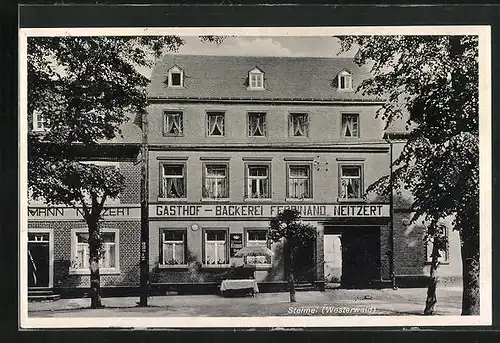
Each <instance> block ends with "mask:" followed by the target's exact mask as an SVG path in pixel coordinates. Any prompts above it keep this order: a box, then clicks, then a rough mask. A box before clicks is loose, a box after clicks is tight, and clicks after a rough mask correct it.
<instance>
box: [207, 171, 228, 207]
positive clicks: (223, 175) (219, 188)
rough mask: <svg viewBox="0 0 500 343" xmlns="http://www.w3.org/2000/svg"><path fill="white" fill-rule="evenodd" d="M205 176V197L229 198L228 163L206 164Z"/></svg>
mask: <svg viewBox="0 0 500 343" xmlns="http://www.w3.org/2000/svg"><path fill="white" fill-rule="evenodd" d="M204 177H205V180H204V187H203V198H210V199H221V198H222V199H224V198H229V181H228V166H227V164H205V165H204Z"/></svg>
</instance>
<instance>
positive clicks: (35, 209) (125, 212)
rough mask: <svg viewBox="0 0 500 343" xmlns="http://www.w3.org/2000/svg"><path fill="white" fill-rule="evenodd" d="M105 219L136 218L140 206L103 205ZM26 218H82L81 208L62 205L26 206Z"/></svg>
mask: <svg viewBox="0 0 500 343" xmlns="http://www.w3.org/2000/svg"><path fill="white" fill-rule="evenodd" d="M102 216H103V218H104V219H105V220H138V219H140V218H141V207H140V206H138V205H116V206H105V207H104V210H103V213H102ZM28 220H83V208H79V207H77V208H73V207H63V206H53V207H49V206H28Z"/></svg>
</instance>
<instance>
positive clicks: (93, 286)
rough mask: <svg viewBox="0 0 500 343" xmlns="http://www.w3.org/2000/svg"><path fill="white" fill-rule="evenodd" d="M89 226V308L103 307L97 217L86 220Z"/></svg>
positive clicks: (99, 231) (99, 229)
mask: <svg viewBox="0 0 500 343" xmlns="http://www.w3.org/2000/svg"><path fill="white" fill-rule="evenodd" d="M87 225H88V227H89V253H90V261H89V262H90V299H91V300H90V308H103V307H104V305H103V304H102V302H101V294H100V293H101V279H100V275H99V259H100V256H99V255H100V252H101V228H100V226H99V222H98V219H97V218H96V219H91V220H89V221H88V222H87Z"/></svg>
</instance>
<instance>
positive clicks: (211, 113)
mask: <svg viewBox="0 0 500 343" xmlns="http://www.w3.org/2000/svg"><path fill="white" fill-rule="evenodd" d="M490 45H491V37H490V28H489V27H488V26H422V27H419V26H411V27H410V26H408V27H403V26H402V27H390V26H386V27H316V28H312V27H309V28H299V27H281V28H276V27H272V28H271V27H269V28H265V27H264V28H263V27H261V28H257V27H247V28H224V27H222V28H168V27H165V28H78V29H77V28H57V29H55V28H39V29H36V28H29V29H20V31H19V52H20V59H19V62H20V74H19V84H20V93H19V99H20V104H19V105H20V113H19V125H20V141H19V145H20V150H19V151H20V155H19V161H20V162H19V163H20V165H19V168H20V199H21V203H20V228H19V230H20V231H19V232H20V241H19V251H20V256H19V261H20V270H19V277H20V285H21V286H20V293H19V294H20V299H19V301H20V320H21V324H20V325H21V327H23V328H66V327H69V328H73V327H74V328H79V327H80V328H89V327H90V328H91V327H96V328H101V327H117V328H120V327H146V328H149V327H159V328H162V327H167V328H214V327H267V328H269V327H298V326H299V327H356V326H360V327H364V326H396V327H397V326H406V327H407V326H460V325H490V324H491V320H492V314H491V311H492V300H491V291H492V290H491V288H492V286H491V249H492V247H491V219H490V217H491V180H490V177H491V157H490V154H491V132H490V131H491V130H490V121H491V104H490V102H491V56H490V55H491V51H490V50H491V46H490Z"/></svg>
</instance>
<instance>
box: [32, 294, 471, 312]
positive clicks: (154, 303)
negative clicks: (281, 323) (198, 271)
mask: <svg viewBox="0 0 500 343" xmlns="http://www.w3.org/2000/svg"><path fill="white" fill-rule="evenodd" d="M426 292H427V289H426V288H402V289H398V290H393V289H381V290H371V289H370V290H366V289H363V290H347V289H334V290H326V291H324V292H318V291H311V292H297V294H296V298H297V302H296V303H290V302H289V293H288V292H280V293H262V294H258V295H256V296H255V297H251V296H248V297H234V298H223V297H221V296H218V295H170V296H161V297H150V298H149V306H148V307H147V308H142V307H138V306H137V304H136V302H137V301H138V300H139V297H124V298H103V299H102V302H103V304H104V305H105V308H103V309H90V308H89V307H90V299H88V298H83V299H61V300H57V301H53V302H52V301H47V302H30V303H29V305H28V316H29V317H65V318H68V317H117V316H120V317H124V316H128V317H148V316H149V317H165V316H167V317H192V316H194V317H261V316H294V315H295V316H297V315H300V316H306V315H315V316H317V315H329V316H332V315H422V313H423V308H424V305H425V298H426ZM461 297H462V290H461V288H459V287H447V288H438V290H437V298H438V302H437V305H436V315H460V311H461V300H462V298H461ZM346 309H347V310H346ZM367 311H368V312H367Z"/></svg>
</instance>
